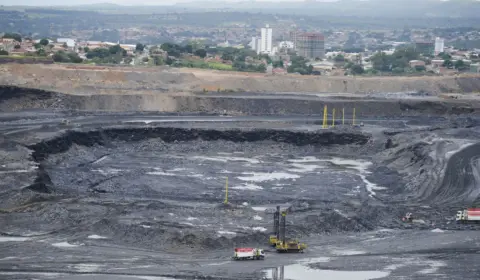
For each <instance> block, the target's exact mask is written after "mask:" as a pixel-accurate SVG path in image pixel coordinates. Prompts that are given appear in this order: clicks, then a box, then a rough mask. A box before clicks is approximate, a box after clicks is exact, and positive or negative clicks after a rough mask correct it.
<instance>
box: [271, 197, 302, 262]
mask: <svg viewBox="0 0 480 280" xmlns="http://www.w3.org/2000/svg"><path fill="white" fill-rule="evenodd" d="M286 217H287V211H282V212H280V206H277V211H275V213H274V216H273V227H274V235H272V236H270V240H269V243H270V245H271V246H273V247H275V249H276V250H277V252H279V253H303V250H305V249H306V248H307V245H305V243H300V242H298V240H293V239H288V240H287V238H286Z"/></svg>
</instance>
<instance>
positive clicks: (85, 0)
mask: <svg viewBox="0 0 480 280" xmlns="http://www.w3.org/2000/svg"><path fill="white" fill-rule="evenodd" d="M338 1H342V0H150V1H148V0H147V1H142V2H141V3H139V2H138V1H135V0H114V1H102V0H73V1H69V2H68V3H61V4H59V2H58V1H56V0H43V1H40V0H4V1H2V2H3V3H0V4H1V5H2V6H78V5H92V4H116V5H124V6H152V5H153V6H157V5H158V6H163V5H174V4H184V3H191V4H194V3H195V2H220V3H222V2H223V3H225V2H232V3H235V2H274V3H277V2H284V3H293V2H338ZM350 1H359V2H360V1H375V0H350ZM387 1H388V0H387ZM426 1H432V0H426ZM433 1H435V0H433ZM436 1H438V2H445V1H453V0H436ZM474 1H475V0H472V2H474ZM476 1H477V2H479V1H480V0H476Z"/></svg>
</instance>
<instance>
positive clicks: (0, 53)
mask: <svg viewBox="0 0 480 280" xmlns="http://www.w3.org/2000/svg"><path fill="white" fill-rule="evenodd" d="M0 55H8V52H7V51H6V50H0Z"/></svg>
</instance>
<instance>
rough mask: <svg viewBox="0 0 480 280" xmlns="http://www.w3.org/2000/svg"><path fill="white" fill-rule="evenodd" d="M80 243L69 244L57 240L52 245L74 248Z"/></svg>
mask: <svg viewBox="0 0 480 280" xmlns="http://www.w3.org/2000/svg"><path fill="white" fill-rule="evenodd" d="M81 245H83V244H81ZM81 245H76V244H70V243H68V242H59V243H53V244H52V246H54V247H58V248H75V247H78V246H81Z"/></svg>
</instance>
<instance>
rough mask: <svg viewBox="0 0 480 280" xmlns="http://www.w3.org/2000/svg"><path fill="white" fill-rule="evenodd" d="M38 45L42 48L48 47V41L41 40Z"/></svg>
mask: <svg viewBox="0 0 480 280" xmlns="http://www.w3.org/2000/svg"><path fill="white" fill-rule="evenodd" d="M39 44H40V45H42V46H46V45H48V39H42V40H40V42H39Z"/></svg>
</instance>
